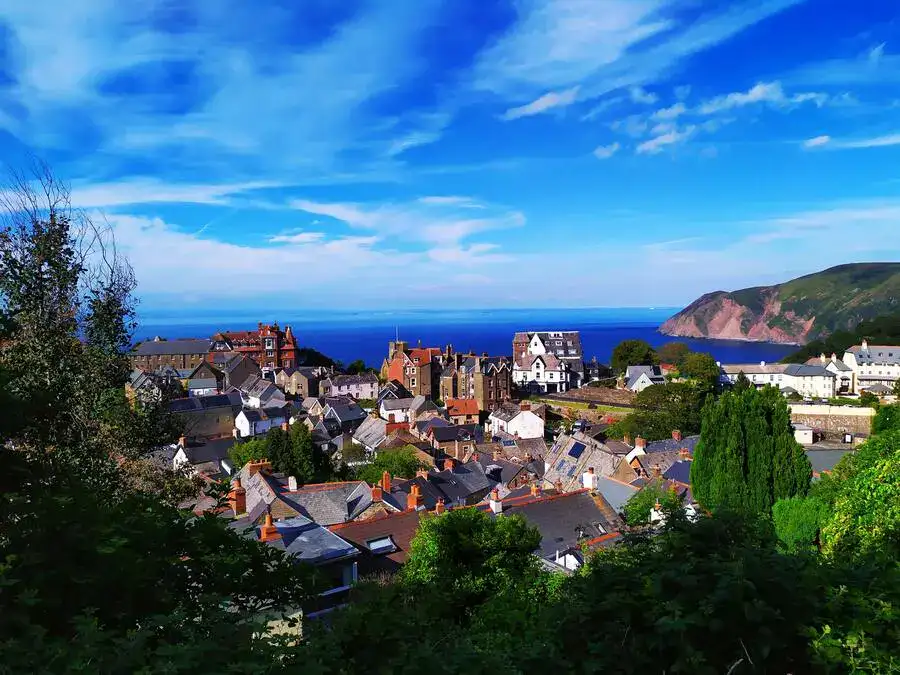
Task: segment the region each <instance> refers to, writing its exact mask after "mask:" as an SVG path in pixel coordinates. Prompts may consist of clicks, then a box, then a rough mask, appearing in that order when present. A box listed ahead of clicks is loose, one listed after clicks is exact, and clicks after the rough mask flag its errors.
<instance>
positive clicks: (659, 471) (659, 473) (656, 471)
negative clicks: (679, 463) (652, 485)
mask: <svg viewBox="0 0 900 675" xmlns="http://www.w3.org/2000/svg"><path fill="white" fill-rule="evenodd" d="M653 475H654V476H655V477H656V478H659V477H660V476H662V467H661V466H660V465H659V464H654V465H653Z"/></svg>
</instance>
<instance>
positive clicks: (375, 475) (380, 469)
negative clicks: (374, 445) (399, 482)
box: [355, 446, 423, 484]
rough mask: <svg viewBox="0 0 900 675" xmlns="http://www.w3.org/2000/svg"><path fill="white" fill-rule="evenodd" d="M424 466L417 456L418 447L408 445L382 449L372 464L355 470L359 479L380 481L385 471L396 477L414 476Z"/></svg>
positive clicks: (372, 481)
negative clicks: (394, 448) (393, 448)
mask: <svg viewBox="0 0 900 675" xmlns="http://www.w3.org/2000/svg"><path fill="white" fill-rule="evenodd" d="M421 468H423V464H422V462H420V461H419V458H418V457H417V456H416V448H414V447H412V446H407V447H403V448H398V449H396V450H381V451H379V452H378V456H377V457H376V458H375V460H374V461H373V462H372V463H371V464H365V465H363V466H359V467H357V468H356V470H355V475H356V478H357V479H358V480H364V481H366V482H367V483H372V484H375V483H378V482H380V481H381V477H382V475H383V474H384V472H385V471H387V472H388V473H389V474H391V476H394V477H396V478H412V477H413V476H415V475H416V471H418V470H419V469H421Z"/></svg>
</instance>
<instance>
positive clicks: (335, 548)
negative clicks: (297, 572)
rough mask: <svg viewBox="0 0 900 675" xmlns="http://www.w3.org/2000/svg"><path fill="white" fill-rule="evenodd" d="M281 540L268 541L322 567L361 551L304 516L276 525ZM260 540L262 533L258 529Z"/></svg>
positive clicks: (282, 521) (280, 521)
mask: <svg viewBox="0 0 900 675" xmlns="http://www.w3.org/2000/svg"><path fill="white" fill-rule="evenodd" d="M275 527H276V528H277V529H278V532H279V534H281V539H276V540H275V541H269V542H266V543H267V544H268V545H270V546H274V547H276V548H280V549H283V550H284V551H285V552H286V553H289V554H290V555H292V556H294V557H295V558H297V559H298V560H302V561H303V562H305V563H309V564H311V565H322V564H325V563H328V562H332V561H334V560H338V559H340V558H353V557H356V556H358V555H359V551H357V550H356V547H355V546H353V544H351V543H350V542H348V541H345V540H344V539H342V538H341V537H340V536H338V535H336V534H335V533H334V532H331V531H330V530H328V529H327V528H325V527H322V525H321V524H318V523H315V522H313V521H311V520H310V519H309V518H304V517H303V516H295V517H293V518H288V519H286V520H279V521H276V522H275ZM257 537H259V530H258V529H257Z"/></svg>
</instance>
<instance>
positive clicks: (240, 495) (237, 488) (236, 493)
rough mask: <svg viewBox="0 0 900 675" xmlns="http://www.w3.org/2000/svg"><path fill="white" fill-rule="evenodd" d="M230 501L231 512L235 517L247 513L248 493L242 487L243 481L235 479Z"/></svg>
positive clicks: (229, 495) (229, 497)
mask: <svg viewBox="0 0 900 675" xmlns="http://www.w3.org/2000/svg"><path fill="white" fill-rule="evenodd" d="M228 501H229V502H230V503H231V510H232V511H233V512H234V515H236V516H237V515H240V514H241V513H247V491H246V490H245V489H244V488H243V487H242V486H241V479H240V478H235V479H234V483H233V484H232V487H231V492H230V493H229V494H228Z"/></svg>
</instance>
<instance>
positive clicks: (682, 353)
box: [657, 342, 691, 368]
mask: <svg viewBox="0 0 900 675" xmlns="http://www.w3.org/2000/svg"><path fill="white" fill-rule="evenodd" d="M690 353H691V348H690V347H688V346H687V345H686V344H685V343H684V342H667V343H666V344H664V345H663V346H662V347H660V348H659V349H658V350H657V356H658V357H659V361H660V363H672V364H674V365H675V366H676V367H678V368H681V364H682V363H683V362H684V359H685V358H686V357H687V355H688V354H690Z"/></svg>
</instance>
